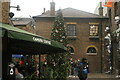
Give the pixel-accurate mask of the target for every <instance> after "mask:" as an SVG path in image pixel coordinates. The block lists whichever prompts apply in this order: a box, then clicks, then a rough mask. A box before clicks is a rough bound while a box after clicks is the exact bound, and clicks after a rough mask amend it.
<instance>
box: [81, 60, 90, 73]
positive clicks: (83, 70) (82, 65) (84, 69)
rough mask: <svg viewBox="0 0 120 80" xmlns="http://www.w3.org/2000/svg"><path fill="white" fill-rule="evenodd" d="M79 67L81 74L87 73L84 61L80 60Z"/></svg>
mask: <svg viewBox="0 0 120 80" xmlns="http://www.w3.org/2000/svg"><path fill="white" fill-rule="evenodd" d="M80 67H82V68H81V71H82V73H83V74H88V70H87V67H86V64H85V63H83V62H80Z"/></svg>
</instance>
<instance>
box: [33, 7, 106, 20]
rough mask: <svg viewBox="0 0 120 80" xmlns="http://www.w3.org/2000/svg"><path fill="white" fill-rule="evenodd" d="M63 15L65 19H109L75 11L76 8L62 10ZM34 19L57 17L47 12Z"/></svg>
mask: <svg viewBox="0 0 120 80" xmlns="http://www.w3.org/2000/svg"><path fill="white" fill-rule="evenodd" d="M56 13H57V11H55V14H56ZM62 14H63V17H66V18H107V17H104V16H100V15H97V14H93V13H89V12H85V11H82V10H77V9H74V8H65V9H62ZM33 17H34V18H39V17H55V16H51V15H50V11H46V12H45V13H44V14H42V15H38V16H33Z"/></svg>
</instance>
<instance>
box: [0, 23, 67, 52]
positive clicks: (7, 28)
mask: <svg viewBox="0 0 120 80" xmlns="http://www.w3.org/2000/svg"><path fill="white" fill-rule="evenodd" d="M0 33H1V34H2V35H0V37H5V34H6V33H7V37H8V38H10V39H12V40H19V42H20V43H21V44H24V46H26V45H25V43H22V41H23V42H24V41H25V42H26V41H27V43H29V46H33V47H34V46H36V45H37V47H36V48H38V49H40V50H41V48H42V50H44V49H45V50H44V52H45V51H46V52H47V50H48V49H47V48H49V50H48V51H49V52H50V53H52V52H56V53H57V52H65V51H66V50H67V49H66V47H65V46H64V45H62V44H61V43H59V42H56V41H53V40H49V39H46V38H44V37H41V36H39V35H36V34H32V33H30V32H27V31H24V30H21V29H19V28H16V27H13V26H11V25H7V24H2V23H0ZM12 44H14V42H13V43H12ZM21 44H20V45H21ZM16 46H17V44H16ZM24 46H23V47H24ZM42 46H44V48H43V47H42ZM34 48H35V47H34ZM31 49H32V47H31ZM50 49H51V50H50ZM52 50H53V51H52ZM31 51H32V50H31ZM37 52H39V50H37Z"/></svg>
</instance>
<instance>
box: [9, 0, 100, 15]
mask: <svg viewBox="0 0 120 80" xmlns="http://www.w3.org/2000/svg"><path fill="white" fill-rule="evenodd" d="M52 1H54V2H55V10H58V9H64V8H68V7H71V8H74V9H78V10H82V11H86V12H90V13H94V10H95V8H96V7H97V5H98V3H99V2H100V0H11V4H10V5H11V6H17V5H19V6H20V9H21V10H20V11H17V10H16V9H15V8H10V11H11V12H13V13H14V14H15V16H14V17H30V16H37V15H41V14H42V13H43V8H45V9H46V11H47V10H50V2H52Z"/></svg>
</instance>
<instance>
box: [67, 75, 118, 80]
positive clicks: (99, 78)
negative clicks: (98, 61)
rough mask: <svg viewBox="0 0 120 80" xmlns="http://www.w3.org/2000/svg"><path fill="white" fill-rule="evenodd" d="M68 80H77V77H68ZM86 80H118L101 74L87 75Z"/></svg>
mask: <svg viewBox="0 0 120 80" xmlns="http://www.w3.org/2000/svg"><path fill="white" fill-rule="evenodd" d="M68 80H79V79H78V77H77V76H76V77H74V76H69V78H68ZM87 80H120V79H117V78H115V75H112V74H103V73H102V74H101V73H89V74H88V79H87Z"/></svg>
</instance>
